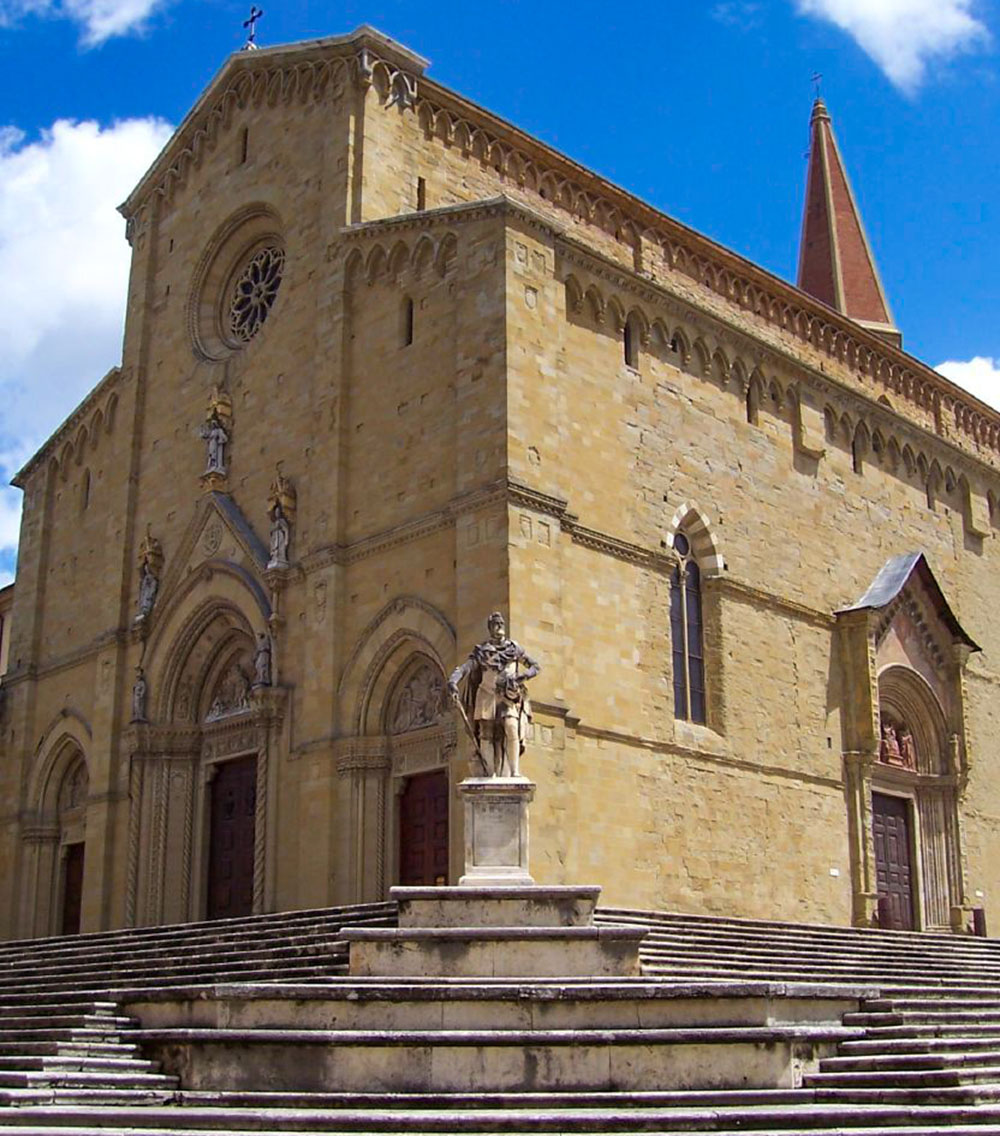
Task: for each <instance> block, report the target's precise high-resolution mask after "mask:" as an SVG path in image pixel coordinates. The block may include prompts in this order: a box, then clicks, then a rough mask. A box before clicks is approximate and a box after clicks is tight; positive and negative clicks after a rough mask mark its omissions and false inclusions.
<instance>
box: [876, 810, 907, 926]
mask: <svg viewBox="0 0 1000 1136" xmlns="http://www.w3.org/2000/svg"><path fill="white" fill-rule="evenodd" d="M872 830H873V834H874V837H875V878H876V882H877V887H878V898H879V912H880V925H881V926H883V927H888V928H890V929H891V930H893V931H912V930H913V927H914V918H913V878H912V871H911V867H910V861H911V850H910V810H909V805H908V803H907V802H906V801H905V800H903V799H902V798H901V797H887V796H885V795H883V794H882V793H872Z"/></svg>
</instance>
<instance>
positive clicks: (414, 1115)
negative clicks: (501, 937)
mask: <svg viewBox="0 0 1000 1136" xmlns="http://www.w3.org/2000/svg"><path fill="white" fill-rule="evenodd" d="M12 1111H13V1112H14V1113H15V1115H10V1116H4V1115H0V1127H3V1129H4V1131H5V1132H6V1133H8V1134H9V1136H20V1134H23V1136H41V1134H42V1133H48V1132H57V1133H61V1134H63V1136H68V1134H70V1133H83V1132H88V1133H93V1132H95V1131H100V1132H102V1133H104V1134H105V1136H117V1134H122V1136H125V1134H130V1136H131V1134H134V1133H136V1132H142V1133H145V1134H146V1136H158V1134H160V1133H177V1132H183V1133H188V1134H189V1136H199V1134H203V1133H209V1132H211V1133H217V1132H219V1131H226V1132H231V1133H246V1132H255V1133H260V1132H323V1133H328V1134H331V1136H333V1134H336V1133H341V1132H396V1133H402V1132H452V1133H455V1132H491V1133H501V1132H562V1133H574V1132H599V1133H600V1132H642V1131H646V1132H699V1131H701V1132H716V1133H733V1132H737V1131H741V1132H745V1131H758V1132H778V1131H780V1132H785V1133H788V1134H790V1136H791V1134H793V1133H797V1132H815V1131H828V1132H838V1131H849V1132H852V1133H855V1134H856V1136H875V1134H879V1136H881V1134H882V1133H888V1132H896V1133H898V1132H900V1131H901V1130H905V1131H907V1132H911V1133H914V1132H919V1133H923V1134H926V1136H937V1134H938V1133H950V1134H951V1136H956V1134H958V1136H961V1133H963V1132H966V1133H977V1134H978V1136H985V1134H987V1133H998V1132H1000V1109H997V1108H992V1109H991V1108H986V1109H984V1108H983V1107H980V1108H979V1109H978V1110H977V1109H973V1108H964V1107H962V1106H958V1107H954V1106H949V1107H939V1108H934V1107H929V1108H926V1109H923V1110H921V1113H920V1116H919V1119H918V1118H917V1117H915V1116H914V1115H913V1112H912V1110H908V1109H905V1108H898V1107H895V1106H892V1105H884V1106H878V1105H875V1106H851V1105H845V1106H836V1107H823V1106H817V1105H816V1104H815V1103H803V1104H800V1105H796V1104H789V1105H772V1106H757V1107H756V1108H750V1109H747V1108H744V1107H735V1108H727V1107H724V1106H715V1107H710V1108H698V1107H687V1108H684V1107H672V1108H666V1109H664V1108H657V1107H655V1106H652V1107H650V1106H644V1105H642V1104H634V1103H629V1104H625V1105H622V1106H618V1107H615V1106H610V1107H609V1106H604V1107H600V1106H598V1105H591V1106H580V1107H574V1106H573V1105H572V1104H569V1103H567V1104H566V1105H564V1106H563V1107H560V1108H555V1109H551V1108H540V1107H538V1106H534V1107H531V1108H513V1107H506V1108H500V1109H491V1108H487V1107H478V1108H458V1107H455V1108H446V1109H435V1108H414V1107H412V1106H409V1107H406V1108H394V1107H391V1106H390V1107H384V1108H381V1109H379V1108H367V1109H363V1110H354V1109H348V1108H345V1109H340V1110H337V1111H335V1112H326V1111H323V1110H309V1109H297V1110H288V1109H280V1110H279V1109H241V1110H234V1109H211V1108H180V1109H163V1108H158V1107H156V1106H151V1107H149V1108H145V1109H127V1108H117V1109H115V1110H114V1112H113V1113H112V1114H110V1115H109V1114H108V1112H107V1111H105V1110H102V1111H101V1112H100V1113H88V1112H86V1111H85V1110H83V1109H80V1108H76V1109H72V1110H66V1109H58V1108H48V1109H43V1108H25V1109H17V1110H12ZM914 1120H917V1123H916V1124H915V1125H914V1124H913V1123H912V1122H913V1121H914ZM116 1122H117V1123H116Z"/></svg>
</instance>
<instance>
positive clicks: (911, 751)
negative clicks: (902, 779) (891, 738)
mask: <svg viewBox="0 0 1000 1136" xmlns="http://www.w3.org/2000/svg"><path fill="white" fill-rule="evenodd" d="M899 756H900V760H901V761H902V763H903V768H904V769H912V770H913V772H914V773H916V771H917V750H916V746H915V745H914V744H913V735H912V734H911V733H910V731H909V730H907V729H904V730H903V732H902V734H900V737H899Z"/></svg>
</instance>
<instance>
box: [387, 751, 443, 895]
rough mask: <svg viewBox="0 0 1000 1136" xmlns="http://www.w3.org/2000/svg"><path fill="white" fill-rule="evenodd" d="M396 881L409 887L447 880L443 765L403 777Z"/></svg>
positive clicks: (441, 884) (440, 883)
mask: <svg viewBox="0 0 1000 1136" xmlns="http://www.w3.org/2000/svg"><path fill="white" fill-rule="evenodd" d="M399 882H400V883H401V884H403V885H404V886H409V887H420V886H425V887H426V886H443V885H446V884H447V883H448V774H447V773H446V772H445V771H444V770H443V769H442V770H436V771H435V772H434V773H420V774H418V775H417V776H416V777H410V778H408V779H407V782H406V788H405V789H404V790H403V795H402V796H401V797H400V800H399Z"/></svg>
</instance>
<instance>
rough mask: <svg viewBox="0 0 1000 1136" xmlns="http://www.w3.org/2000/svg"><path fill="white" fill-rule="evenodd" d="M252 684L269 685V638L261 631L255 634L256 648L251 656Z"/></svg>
mask: <svg viewBox="0 0 1000 1136" xmlns="http://www.w3.org/2000/svg"><path fill="white" fill-rule="evenodd" d="M253 684H254V686H270V685H271V640H270V638H269V637H268V636H267V635H266V634H265V633H264V632H263V631H262V632H261V633H260V634H259V635H258V636H257V650H256V651H255V652H254V656H253Z"/></svg>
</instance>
